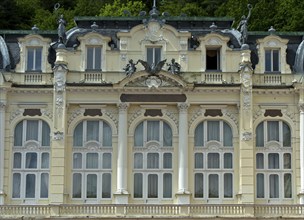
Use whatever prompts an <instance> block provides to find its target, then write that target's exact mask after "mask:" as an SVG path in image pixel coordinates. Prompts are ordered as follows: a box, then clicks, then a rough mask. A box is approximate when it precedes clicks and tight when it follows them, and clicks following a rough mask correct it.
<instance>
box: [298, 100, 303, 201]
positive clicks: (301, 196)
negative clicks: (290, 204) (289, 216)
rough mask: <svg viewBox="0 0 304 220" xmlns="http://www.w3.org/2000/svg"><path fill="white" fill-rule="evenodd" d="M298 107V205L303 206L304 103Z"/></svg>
mask: <svg viewBox="0 0 304 220" xmlns="http://www.w3.org/2000/svg"><path fill="white" fill-rule="evenodd" d="M299 107H300V182H301V189H300V193H299V196H300V204H304V135H303V134H304V103H302V104H300V105H299Z"/></svg>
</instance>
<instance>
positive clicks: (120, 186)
mask: <svg viewBox="0 0 304 220" xmlns="http://www.w3.org/2000/svg"><path fill="white" fill-rule="evenodd" d="M128 106H129V105H128V103H124V102H122V103H119V104H118V109H119V118H118V120H119V121H118V152H117V190H116V193H115V194H114V195H115V203H116V204H127V203H128V197H129V193H128V191H127V181H128V178H127V171H128V169H127V148H128V144H127V143H128V136H127V135H128V132H127V130H128V126H127V125H128V124H127V119H128V117H127V116H128Z"/></svg>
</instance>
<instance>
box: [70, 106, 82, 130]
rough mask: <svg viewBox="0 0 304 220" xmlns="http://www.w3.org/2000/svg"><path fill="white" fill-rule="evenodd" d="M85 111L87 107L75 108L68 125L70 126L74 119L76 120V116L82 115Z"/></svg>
mask: <svg viewBox="0 0 304 220" xmlns="http://www.w3.org/2000/svg"><path fill="white" fill-rule="evenodd" d="M84 112H85V109H83V108H79V109H76V110H74V111H73V112H72V114H71V116H70V118H69V120H68V126H70V124H71V123H72V121H74V119H75V118H77V117H78V116H80V115H83V114H84Z"/></svg>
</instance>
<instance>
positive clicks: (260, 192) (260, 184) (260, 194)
mask: <svg viewBox="0 0 304 220" xmlns="http://www.w3.org/2000/svg"><path fill="white" fill-rule="evenodd" d="M256 181H257V183H256V184H257V185H256V187H257V189H256V190H257V198H264V195H265V192H264V174H262V173H258V174H257V179H256Z"/></svg>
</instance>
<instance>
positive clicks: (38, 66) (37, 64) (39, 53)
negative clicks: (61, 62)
mask: <svg viewBox="0 0 304 220" xmlns="http://www.w3.org/2000/svg"><path fill="white" fill-rule="evenodd" d="M35 49H36V54H35V70H41V61H42V48H41V47H40V48H35Z"/></svg>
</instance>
